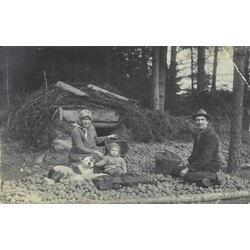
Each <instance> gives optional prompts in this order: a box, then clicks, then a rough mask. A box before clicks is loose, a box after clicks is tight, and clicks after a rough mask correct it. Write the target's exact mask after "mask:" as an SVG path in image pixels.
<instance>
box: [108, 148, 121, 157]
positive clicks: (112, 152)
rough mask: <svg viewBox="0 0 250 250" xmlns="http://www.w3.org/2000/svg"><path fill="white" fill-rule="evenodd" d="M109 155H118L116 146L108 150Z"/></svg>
mask: <svg viewBox="0 0 250 250" xmlns="http://www.w3.org/2000/svg"><path fill="white" fill-rule="evenodd" d="M109 153H110V155H111V156H118V155H119V150H118V148H111V149H110V151H109Z"/></svg>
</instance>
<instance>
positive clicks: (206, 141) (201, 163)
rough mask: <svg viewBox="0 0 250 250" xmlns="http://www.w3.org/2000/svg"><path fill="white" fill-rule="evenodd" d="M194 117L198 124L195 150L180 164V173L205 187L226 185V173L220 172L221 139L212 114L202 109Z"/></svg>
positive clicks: (184, 177) (187, 179)
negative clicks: (212, 124)
mask: <svg viewBox="0 0 250 250" xmlns="http://www.w3.org/2000/svg"><path fill="white" fill-rule="evenodd" d="M192 118H193V120H194V121H195V123H196V126H197V133H196V134H195V136H194V145H193V151H192V153H191V155H190V157H189V158H188V159H187V160H186V161H185V162H182V163H181V164H179V167H180V169H179V170H178V171H179V173H178V174H179V175H180V176H181V177H182V178H183V179H184V180H186V181H188V182H194V183H196V184H198V185H201V186H205V187H210V186H211V185H216V184H217V185H225V182H226V178H225V175H224V174H223V173H221V172H220V160H219V155H218V151H219V139H218V135H217V134H216V133H215V132H214V130H213V128H212V127H211V125H210V122H211V116H210V115H209V114H207V112H206V111H205V110H204V109H200V110H199V111H198V112H197V113H196V114H195V115H193V116H192Z"/></svg>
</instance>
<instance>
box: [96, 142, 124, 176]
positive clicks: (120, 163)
mask: <svg viewBox="0 0 250 250" xmlns="http://www.w3.org/2000/svg"><path fill="white" fill-rule="evenodd" d="M108 151H109V155H106V156H104V157H103V159H102V160H101V161H99V162H97V163H96V164H95V166H97V167H102V166H104V173H106V174H109V175H120V174H125V173H127V166H126V162H125V161H124V159H123V158H122V157H121V156H120V151H121V148H120V146H119V145H118V144H117V143H111V144H110V145H109V147H108Z"/></svg>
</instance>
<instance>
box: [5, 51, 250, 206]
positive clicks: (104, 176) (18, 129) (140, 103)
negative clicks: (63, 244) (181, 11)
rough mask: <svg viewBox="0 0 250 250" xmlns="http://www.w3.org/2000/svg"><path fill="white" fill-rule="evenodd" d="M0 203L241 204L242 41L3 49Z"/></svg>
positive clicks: (248, 125) (245, 116)
mask: <svg viewBox="0 0 250 250" xmlns="http://www.w3.org/2000/svg"><path fill="white" fill-rule="evenodd" d="M0 52H1V76H2V79H1V107H4V108H2V110H1V130H2V138H1V150H2V155H1V202H2V203H38V204H39V203H42V204H43V203H45V204H46V203H55V204H57V203H59V204H64V203H80V204H81V203H125V204H126V203H135V204H137V203H138V204H140V203H200V202H203V203H248V202H249V201H250V197H249V196H250V190H249V189H250V158H249V157H250V154H249V144H250V140H249V139H250V138H249V133H250V132H249V131H250V102H249V100H250V91H249V90H250V87H249V73H250V68H249V60H250V57H249V55H250V52H249V47H248V46H245V47H244V46H231V47H229V46H228V47H224V46H209V47H207V46H141V47H137V46H93V47H89V46H81V47H78V46H68V47H64V46H61V47H55V46H50V47H48V46H47V47H39V46H27V47H22V46H20V47H16V46H13V47H11V46H2V47H1V48H0Z"/></svg>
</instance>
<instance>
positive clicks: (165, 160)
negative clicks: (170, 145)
mask: <svg viewBox="0 0 250 250" xmlns="http://www.w3.org/2000/svg"><path fill="white" fill-rule="evenodd" d="M181 162H182V158H181V157H180V156H178V155H177V154H176V153H174V152H172V151H169V150H167V151H166V152H158V153H156V154H155V173H156V174H163V175H165V176H166V175H170V174H171V173H172V171H173V169H174V168H175V167H177V166H178V165H179V164H180V163H181Z"/></svg>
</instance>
